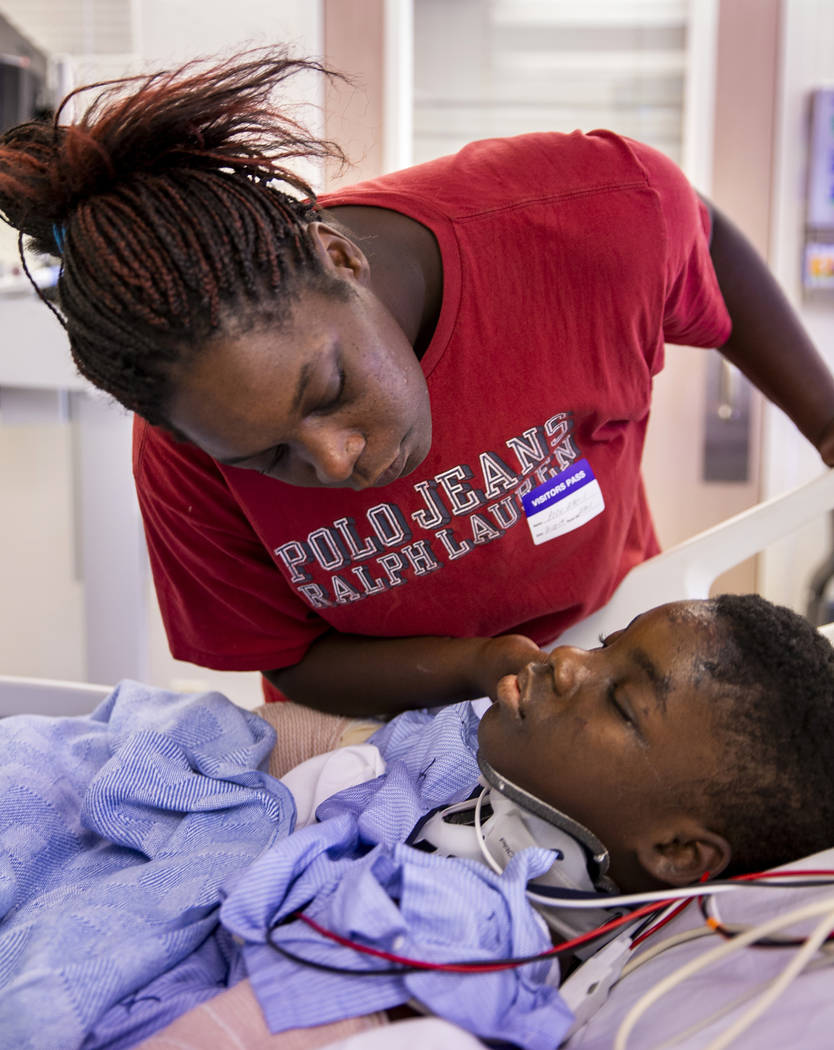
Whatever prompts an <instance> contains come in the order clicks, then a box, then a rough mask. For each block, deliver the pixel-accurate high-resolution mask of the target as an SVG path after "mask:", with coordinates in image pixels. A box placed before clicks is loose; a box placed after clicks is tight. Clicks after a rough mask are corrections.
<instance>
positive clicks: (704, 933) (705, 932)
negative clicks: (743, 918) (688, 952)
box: [620, 926, 717, 981]
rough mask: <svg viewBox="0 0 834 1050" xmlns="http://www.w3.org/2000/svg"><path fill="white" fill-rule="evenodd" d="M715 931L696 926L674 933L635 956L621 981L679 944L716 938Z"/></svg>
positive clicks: (623, 973)
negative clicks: (700, 938) (702, 938)
mask: <svg viewBox="0 0 834 1050" xmlns="http://www.w3.org/2000/svg"><path fill="white" fill-rule="evenodd" d="M716 936H717V934H716V932H715V930H713V929H711V928H710V927H709V926H696V927H695V928H694V929H693V930H683V931H681V932H680V933H674V934H672V936H671V937H667V938H666V939H665V940H662V941H658V942H657V943H656V944H653V945H652V946H651V948H647V949H646V950H645V951H642V952H641V953H640V954H639V955H637V956H635V957H634V958H632V959H629V961H628V962H627V963H626V964H625V966H624V967H623V969H622V973H621V974H620V980H621V981H622V980H623V978H625V977H628V975H629V974H630V973H634V971H635V970H639V969H640V967H641V966H642V965H643V964H644V963H647V962H648V961H649V960H650V959H654V958H655V957H656V956H658V955H660V954H661V952H665V951H668V950H669V949H670V948H675V947H677V945H679V944H685V943H686V942H687V941H694V940H697V939H698V938H699V937H716Z"/></svg>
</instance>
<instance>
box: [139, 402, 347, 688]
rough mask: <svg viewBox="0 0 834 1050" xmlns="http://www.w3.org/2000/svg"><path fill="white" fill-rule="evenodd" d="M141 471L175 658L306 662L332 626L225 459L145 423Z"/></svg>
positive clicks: (245, 663) (270, 665)
mask: <svg viewBox="0 0 834 1050" xmlns="http://www.w3.org/2000/svg"><path fill="white" fill-rule="evenodd" d="M133 473H134V479H135V482H136V491H137V496H138V499H139V506H140V509H141V511H142V518H143V523H144V527H145V536H146V539H147V545H148V554H149V557H150V563H151V571H152V573H153V578H154V584H155V586H156V593H157V597H158V601H159V607H160V611H161V613H162V620H163V623H164V625H165V630H166V633H167V635H168V643H169V646H170V648H171V653H172V654H173V656H174V657H176V658H177V659H179V660H187V661H189V662H190V663H195V664H199V665H200V666H202V667H212V668H215V669H216V670H224V671H268V670H272V669H274V668H279V667H288V666H291V665H292V664H294V663H297V662H298V661H299V660H300V659H301V658H302V656H303V655H304V653H305V652H306V651H307V649H308V648H309V646H310V645H311V644H312V642H313V641H315V639H316V638H317V637H318V636H319V635H321V634H322V633H324V631H325V630H327V624H326V623H325V622H324V621H323V620H322V619H321V618H320V617H318V616H316V614H315V613H314V612H313V611H312V610H311V609H310V608H309V607H308V606H307V605H306V604H304V603H303V602H302V601H301V600H300V599H299V598H297V597H296V596H295V595H294V594H293V592H292V591H291V590H290V588H289V586H288V584H287V582H286V581H285V579H284V577H283V576H282V575H281V572H280V570H279V569H278V568H277V566H276V565H275V563H274V562H273V561H272V559H271V558H270V556H269V553H268V551H267V550H266V549H265V548H264V545H263V544H262V543H261V541H260V540H259V538H258V536H257V534H256V532H255V531H254V529H253V528H252V526H251V525H250V523H249V521H248V520H247V519H246V516H245V515H244V513H243V511H242V510H241V508H240V506H239V505H238V503H237V501H236V500H235V497H234V495H233V494H232V492H231V491H230V489H229V487H228V485H227V483H226V480H225V478H224V477H223V474H222V472H221V471H220V470H219V468H218V467H217V464H216V463H215V462H214V461H213V460H212V459H211V458H210V457H209V456H207V455H206V454H205V453H203V452H201V451H200V450H199V449H197V448H196V447H194V446H193V445H189V444H186V443H180V442H177V441H175V440H174V439H173V438H171V437H169V436H168V435H166V434H164V433H163V432H161V431H159V430H157V429H155V428H153V427H150V426H148V425H147V424H146V423H144V422H143V421H142V420H139V419H137V420H136V422H135V424H134V436H133Z"/></svg>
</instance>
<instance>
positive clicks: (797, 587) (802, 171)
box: [760, 0, 834, 609]
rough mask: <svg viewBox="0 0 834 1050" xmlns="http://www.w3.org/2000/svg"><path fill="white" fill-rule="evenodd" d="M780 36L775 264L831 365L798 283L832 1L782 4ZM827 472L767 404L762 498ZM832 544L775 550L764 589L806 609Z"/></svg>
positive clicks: (820, 528)
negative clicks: (813, 122) (810, 150)
mask: <svg viewBox="0 0 834 1050" xmlns="http://www.w3.org/2000/svg"><path fill="white" fill-rule="evenodd" d="M781 34H782V39H781V49H780V61H781V67H780V92H779V102H780V105H779V114H778V123H777V126H776V154H775V155H776V164H775V168H774V180H773V192H774V209H773V229H772V236H771V244H770V262H771V266H772V268H773V270H774V272H775V274H776V276H777V277H778V278H779V281H780V282H781V284H782V287H783V288H784V289H785V290H786V292H787V293H788V296H789V298H790V299H791V300H792V302H793V303H794V305H795V306H796V308H797V310H798V311H799V314H800V316H801V317H802V319H803V321H804V323H805V325H806V327H807V329H808V331H809V332H810V334H811V336H812V338H813V339H814V341H815V342H816V345H817V346H818V347H819V349H820V351H821V352H822V353H823V354H824V356H825V357H826V360H827V361H828V364H829V366H830V367H834V303H832V302H831V301H830V300H829V302H828V303H825V304H823V303H819V304H814V305H812V304H809V303H806V302H804V301H803V299H802V292H801V284H800V259H801V250H802V225H803V217H804V194H805V185H806V163H807V145H808V115H809V101H810V93H811V91H812V90H813V89H814V88H816V87H821V86H831V85H832V84H834V4H832V3H830V0H782V28H781ZM824 469H825V468H824V467H823V466H822V464H821V463H820V460H819V457H818V456H817V455H816V452H815V451H814V449H813V448H811V446H810V445H809V444H808V442H806V441H804V440H803V439H802V438H801V437H800V436H799V435H798V434H797V432H796V430H795V428H794V427H793V425H792V424H791V423H790V422H788V420H787V419H786V418H785V417H784V416H783V415H782V414H781V413H780V412H779V411H778V410H777V409H775V408H773V407H772V406H768V407H767V409H766V412H765V431H764V449H763V494H764V495H765V496H772V495H775V494H777V493H779V492H784V491H785V490H786V489H789V488H792V487H794V486H795V485H797V484H800V483H801V482H802V481H805V480H808V479H810V478H812V477H815V476H816V475H818V474H820V473H821V472H822V471H823V470H824ZM830 543H831V534H830V524H829V522H827V521H821V522H818V523H817V524H816V525H814V526H810V527H808V528H807V529H806V530H804V531H803V532H802V533H801V534H800V535H798V536H796V537H794V538H792V540H791V541H785V542H784V543H782V544H779V545H776V546H774V547H773V548H772V549H771V550H769V551H768V552H767V554H766V555H765V557H764V558H763V560H762V573H761V579H760V582H761V586H762V588H763V590H764V592H765V593H766V594H767V595H768V596H770V597H773V598H774V599H775V600H777V601H782V602H785V603H786V604H789V605H794V606H796V607H798V608H800V609H801V608H804V605H805V602H806V598H807V586H808V581H809V578H810V575H811V573H812V571H813V569H814V567H815V566H816V564H817V563H818V562H820V561H821V560H822V558H823V556H824V552H825V551H827V550H828V548H829V546H830Z"/></svg>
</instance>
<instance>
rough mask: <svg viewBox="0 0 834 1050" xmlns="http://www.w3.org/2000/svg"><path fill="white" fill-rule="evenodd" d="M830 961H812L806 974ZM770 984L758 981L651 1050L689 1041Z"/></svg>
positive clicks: (661, 1049)
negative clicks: (741, 993)
mask: <svg viewBox="0 0 834 1050" xmlns="http://www.w3.org/2000/svg"><path fill="white" fill-rule="evenodd" d="M832 961H834V960H832V959H825V958H821V959H813V960H812V961H811V962H810V963H809V964H808V965H807V966H806V967H805V971H806V973H807V972H808V971H809V970H817V969H822V967H823V966H830V965H831V964H832ZM772 984H773V978H768V980H766V981H759V983H758V984H754V985H753V986H752V987H750V988H748V989H747V990H746V991H745V992H744V994H743V995H739V996H737V997H736V998H735V999H731V1000H729V1002H726V1003H724V1005H723V1006H720V1007H719V1008H718V1009H717V1010H715V1011H714V1012H713V1013H711V1014H710V1015H709V1016H708V1017H702V1018H701V1019H700V1020H698V1021H695V1022H694V1023H693V1024H691V1025H690V1026H689V1028H685V1029H683V1031H681V1032H677V1033H676V1034H675V1035H673V1036H670V1037H669V1038H668V1039H667V1040H666V1041H665V1042H663V1043H659V1044H658V1045H657V1046H654V1047H652V1050H668V1048H669V1047H672V1046H676V1045H678V1044H679V1043H682V1042H683V1041H684V1040H685V1039H690V1038H691V1037H692V1036H693V1035H697V1034H698V1032H700V1031H702V1030H703V1029H704V1028H709V1026H710V1025H711V1024H714V1023H715V1022H716V1021H718V1020H720V1018H722V1017H724V1015H725V1014H728V1013H732V1011H733V1010H737V1009H738V1008H739V1007H740V1006H743V1005H744V1004H745V1003H749V1002H750V1000H751V999H753V998H754V996H756V995H759V994H760V993H761V992H765V991H766V990H767V989H768V988H769V987H770V986H771V985H772Z"/></svg>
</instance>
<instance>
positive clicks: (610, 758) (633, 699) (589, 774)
mask: <svg viewBox="0 0 834 1050" xmlns="http://www.w3.org/2000/svg"><path fill="white" fill-rule="evenodd" d="M711 622H712V621H711V616H710V614H709V613H708V612H707V611H706V607H705V606H704V605H701V604H699V603H697V602H679V603H673V604H671V605H665V606H660V607H659V608H657V609H652V610H651V611H649V612H647V613H644V614H643V615H641V616H638V617H637V618H636V619H635V620H634V621H633V622H632V623H631V624H630V625H629V626H628V628H626V629H625V630H623V631H617V632H616V633H614V634H611V635H609V636H608V637H607V638H606V639H605V640H604V642H603V644H602V646H601V647H600V648H598V649H592V650H589V651H585V650H583V649H576V648H573V647H571V646H560V647H558V648H556V649H554V650H553V651H552V652H551V653H550V654H549V656H548V659H547V660H546V661H542V662H537V663H531V664H528V666H527V667H525V668H524V669H523V670H522V671H521V673H520V674H518V675H507V676H506V677H505V678H503V679H501V681H500V682H499V684H498V691H497V702H496V703H495V704H493V706H492V707H491V708H490V709H489V710H488V711H487V712H486V713H485V714H484V717H483V719H482V721H481V725H480V731H479V746H480V750H481V752H482V754H483V755H484V757H485V758H486V759H487V760H488V761H489V762H490V764H491V765H492V766H493V767H494V768H495V769H496V770H497V771H498V772H499V773H502V774H503V775H504V776H506V777H507V778H508V779H509V780H512V781H514V782H515V783H517V784H519V785H520V786H521V787H523V788H525V789H526V790H528V791H530V792H532V793H533V794H534V795H536V796H537V797H538V798H541V799H542V800H543V801H545V802H548V803H549V804H550V805H552V806H555V807H556V808H557V809H560V810H562V811H563V812H564V813H567V814H568V815H569V816H570V817H573V818H574V819H575V820H578V821H580V822H581V823H582V824H584V825H585V826H586V827H588V828H590V830H591V831H593V832H594V833H595V834H596V835H597V837H598V838H600V839H601V840H602V842H603V843H605V845H606V846H607V847H608V848H609V850H610V852H611V858H612V870H613V871H614V877H615V878H616V877H617V871H616V868H617V863H618V861H620V860H621V858H623V857H625V856H627V855H628V854H629V853H630V852H631V851H633V848H634V846H635V844H636V843H638V842H639V841H641V838H642V837H643V836H644V833H645V832H646V830H647V828H654V827H655V826H661V825H662V824H663V821H664V820H665V819H666V817H667V816H671V815H673V814H675V813H676V811H678V810H681V809H682V808H686V806H687V805H689V804H691V802H690V800H691V797H692V793H693V786H694V785H697V784H698V783H699V782H703V781H705V780H708V779H709V778H710V777H711V776H713V775H714V773H715V771H716V769H717V768H719V762H720V758H719V753H720V747H719V743H718V739H719V738H718V737H717V735H716V728H715V720H714V713H713V712H714V702H715V700H716V697H717V690H716V687H715V685H714V683H712V681H711V680H710V678H709V675H708V674H706V673H705V672H703V671H702V667H703V661H704V659H705V657H706V656H707V655H708V653H709V640H710V637H711V631H710V625H711Z"/></svg>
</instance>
